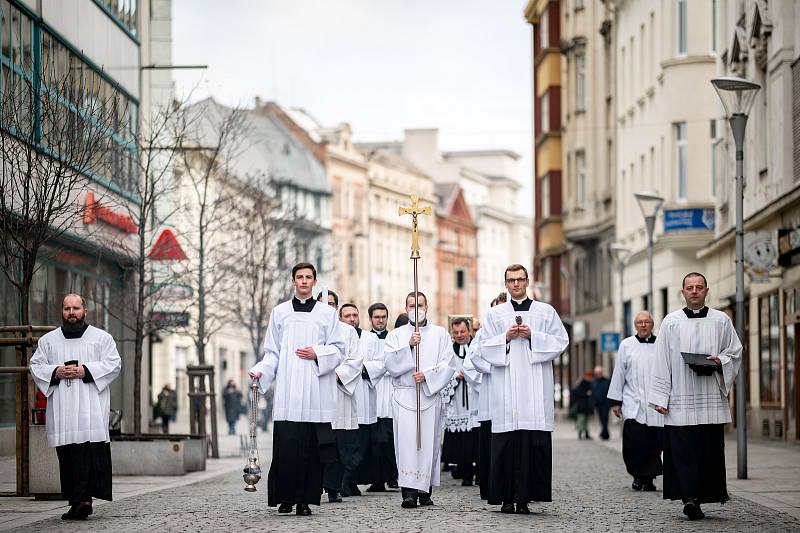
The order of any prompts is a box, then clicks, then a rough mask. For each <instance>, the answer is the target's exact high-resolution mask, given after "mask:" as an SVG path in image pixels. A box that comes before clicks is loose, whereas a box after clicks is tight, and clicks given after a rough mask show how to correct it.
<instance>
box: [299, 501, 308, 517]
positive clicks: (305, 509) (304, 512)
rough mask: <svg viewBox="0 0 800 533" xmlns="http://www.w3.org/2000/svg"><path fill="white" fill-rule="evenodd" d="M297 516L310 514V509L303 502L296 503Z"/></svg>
mask: <svg viewBox="0 0 800 533" xmlns="http://www.w3.org/2000/svg"><path fill="white" fill-rule="evenodd" d="M297 516H311V509H309V507H308V505H307V504H305V503H298V504H297Z"/></svg>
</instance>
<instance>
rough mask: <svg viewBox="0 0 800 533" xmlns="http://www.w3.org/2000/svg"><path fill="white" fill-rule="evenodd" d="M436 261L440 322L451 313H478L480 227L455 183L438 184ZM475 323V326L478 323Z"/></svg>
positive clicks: (438, 320)
mask: <svg viewBox="0 0 800 533" xmlns="http://www.w3.org/2000/svg"><path fill="white" fill-rule="evenodd" d="M435 190H436V198H437V200H438V203H437V205H436V209H435V216H436V240H437V244H436V264H437V271H438V276H439V280H438V281H439V291H438V294H437V295H436V311H437V314H436V323H437V324H442V325H445V326H447V325H449V320H448V317H449V316H453V315H470V316H472V317H473V319H475V320H480V316H479V315H478V283H477V281H478V243H477V240H478V227H477V226H476V225H475V223H474V222H473V221H472V217H471V216H470V212H469V207H468V206H467V202H466V200H465V199H464V193H463V191H462V190H461V187H459V186H458V185H457V184H455V183H442V184H437V185H436V189H435ZM474 325H475V324H474V322H473V326H474Z"/></svg>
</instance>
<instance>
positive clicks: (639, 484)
mask: <svg viewBox="0 0 800 533" xmlns="http://www.w3.org/2000/svg"><path fill="white" fill-rule="evenodd" d="M631 488H632V489H633V490H637V491H638V490H642V481H641V480H640V479H638V478H636V479H634V480H633V483H631Z"/></svg>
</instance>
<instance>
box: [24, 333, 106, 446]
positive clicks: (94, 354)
mask: <svg viewBox="0 0 800 533" xmlns="http://www.w3.org/2000/svg"><path fill="white" fill-rule="evenodd" d="M72 360H77V361H78V364H79V365H83V366H85V367H86V368H87V369H88V370H89V373H91V375H92V378H93V379H94V381H93V382H90V383H84V382H83V380H81V379H69V380H65V379H62V380H61V381H60V382H59V383H58V385H50V380H51V378H52V376H53V371H54V370H55V369H56V367H58V366H61V365H63V364H64V362H65V361H72ZM121 369H122V360H121V359H120V356H119V352H118V351H117V345H116V343H115V342H114V339H113V338H112V337H111V335H109V334H108V333H106V332H105V331H103V330H102V329H99V328H96V327H94V326H89V327H87V328H86V331H84V333H83V335H82V336H81V337H80V338H77V339H67V338H64V335H63V333H62V332H61V328H58V329H56V330H53V331H51V332H49V333H46V334H45V335H42V338H41V339H39V343H38V347H37V349H36V353H34V354H33V357H32V358H31V362H30V370H31V374H32V375H33V379H34V381H35V382H36V386H37V387H39V390H41V391H42V393H43V394H44V395H45V396H47V416H46V419H47V443H48V445H49V446H51V447H56V446H64V445H66V444H80V443H83V442H110V440H111V439H110V438H109V435H108V415H109V411H110V409H111V392H110V390H109V388H108V386H109V385H110V384H111V382H112V381H114V379H115V378H116V377H117V376H118V375H119V373H120V370H121Z"/></svg>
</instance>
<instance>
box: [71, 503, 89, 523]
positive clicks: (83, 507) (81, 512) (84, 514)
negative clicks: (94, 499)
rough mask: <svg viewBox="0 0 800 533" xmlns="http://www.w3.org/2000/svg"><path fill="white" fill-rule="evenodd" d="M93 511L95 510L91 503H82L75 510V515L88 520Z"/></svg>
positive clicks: (79, 518)
mask: <svg viewBox="0 0 800 533" xmlns="http://www.w3.org/2000/svg"><path fill="white" fill-rule="evenodd" d="M92 513H93V511H92V504H91V503H81V504H80V505H78V508H77V509H76V510H75V515H76V516H77V517H78V520H86V519H87V518H89V515H90V514H92Z"/></svg>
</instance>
